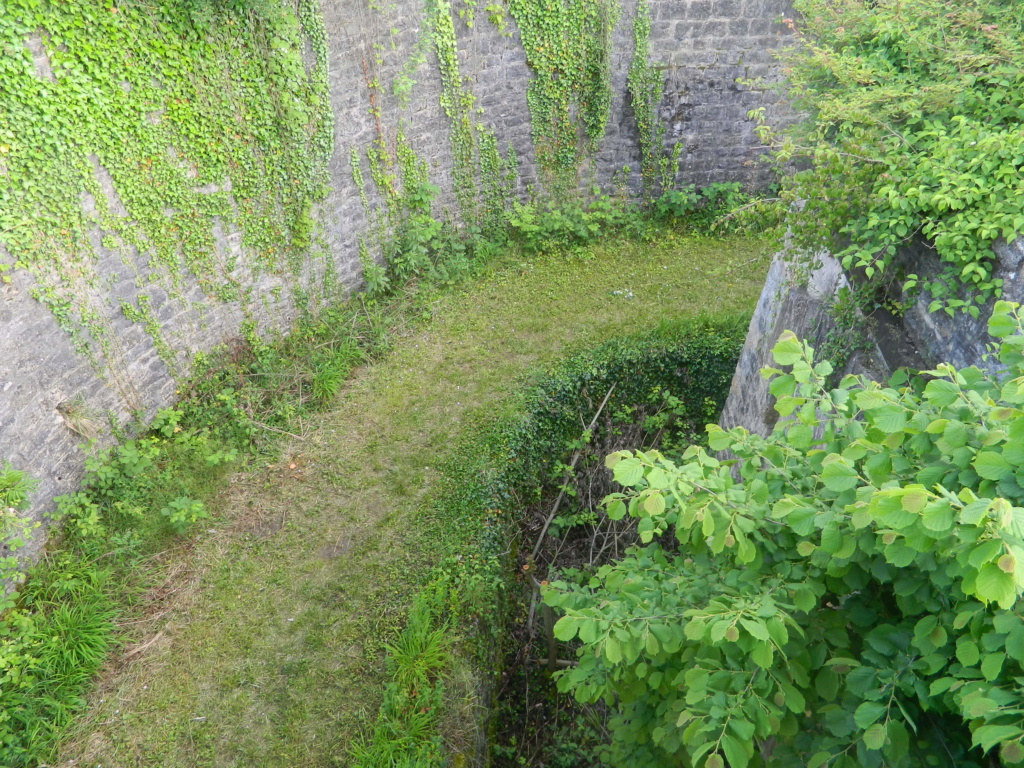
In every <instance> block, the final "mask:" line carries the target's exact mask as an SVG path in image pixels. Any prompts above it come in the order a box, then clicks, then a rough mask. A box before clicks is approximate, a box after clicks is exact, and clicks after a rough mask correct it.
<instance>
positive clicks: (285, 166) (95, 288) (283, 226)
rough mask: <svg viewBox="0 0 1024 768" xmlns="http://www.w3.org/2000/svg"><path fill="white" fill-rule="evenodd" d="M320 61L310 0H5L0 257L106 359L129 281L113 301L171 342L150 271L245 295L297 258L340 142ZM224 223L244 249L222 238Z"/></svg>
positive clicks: (240, 298) (166, 283)
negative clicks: (250, 2)
mask: <svg viewBox="0 0 1024 768" xmlns="http://www.w3.org/2000/svg"><path fill="white" fill-rule="evenodd" d="M303 37H305V38H306V40H308V41H309V43H310V49H311V51H312V54H313V55H312V56H310V57H309V58H310V59H311V61H308V62H304V60H303V45H304V43H303ZM326 61H327V56H326V38H325V34H324V30H323V27H322V22H321V20H320V17H319V10H318V8H317V5H316V3H315V0H296V2H291V3H287V4H285V5H284V6H279V5H277V4H273V5H272V4H264V6H262V7H261V12H260V13H259V14H256V13H250V12H248V11H247V10H246V9H245V8H244V7H235V5H233V4H229V5H227V6H224V5H220V4H203V3H184V2H183V1H182V0H156V1H155V2H151V3H147V4H123V5H121V6H112V5H111V4H110V3H107V2H100V0H81V1H80V2H75V3H73V4H67V3H61V2H56V1H55V0H21V1H20V2H18V3H14V4H12V3H5V4H4V5H3V8H2V9H0V261H5V262H6V267H7V268H8V269H14V270H25V271H27V272H28V273H30V274H31V275H32V277H33V285H34V288H33V293H34V296H35V298H37V299H38V300H39V301H41V302H42V303H44V304H45V305H46V306H48V307H49V308H50V309H51V311H52V312H53V314H54V315H55V316H56V318H57V320H58V321H59V323H60V324H61V326H62V327H63V328H64V329H65V330H67V331H68V333H70V334H71V335H72V338H73V339H74V340H75V343H76V347H77V349H78V350H79V351H80V352H81V353H84V354H86V355H88V356H89V358H90V359H91V360H92V362H93V363H94V364H95V366H96V368H97V370H98V371H103V370H104V369H107V368H109V367H110V366H111V363H112V360H113V358H114V357H115V354H114V347H115V345H116V340H115V339H114V336H113V333H112V330H111V328H110V317H111V314H112V312H114V311H115V309H116V306H118V305H117V303H116V302H115V301H113V300H111V301H109V302H108V301H107V299H106V298H105V296H106V293H107V292H108V289H109V287H110V285H112V284H120V283H123V282H125V281H128V282H129V283H134V290H132V291H131V293H136V294H138V295H137V300H136V301H131V302H129V301H123V302H122V303H120V305H119V306H121V307H127V308H128V311H127V314H128V315H130V316H131V317H130V318H129V319H134V320H136V321H138V322H141V323H142V324H143V326H144V329H145V330H146V331H147V332H148V333H149V334H150V335H152V336H153V337H154V343H155V344H156V346H157V349H158V350H160V353H161V356H163V357H173V355H174V354H175V353H174V352H173V351H172V350H171V349H170V347H168V346H167V342H162V341H161V340H160V338H159V337H160V335H161V330H160V325H159V323H158V322H156V321H155V320H154V319H153V318H152V315H151V313H149V312H148V307H147V305H146V303H145V301H146V300H147V298H146V293H147V292H148V289H149V287H150V286H152V285H154V284H158V285H160V286H161V287H162V288H164V289H165V290H166V291H167V292H168V294H169V295H170V296H171V297H172V299H177V300H178V301H180V302H181V303H182V304H183V305H184V306H186V307H187V306H188V305H189V302H190V301H194V300H195V297H196V295H195V293H192V292H191V291H192V284H193V283H197V284H198V286H199V288H200V290H201V292H202V294H204V295H205V297H206V299H211V298H212V299H217V300H220V301H231V302H239V303H241V304H242V306H243V307H246V306H248V304H249V300H250V298H251V297H250V296H249V293H250V290H251V289H250V286H251V284H252V281H253V278H254V277H256V276H257V275H259V274H263V273H268V272H270V273H292V274H298V273H299V272H300V270H301V269H302V267H303V264H304V263H305V261H306V259H307V258H308V257H307V256H306V255H305V253H306V251H307V249H308V248H309V246H310V244H311V234H312V232H313V229H314V221H313V209H312V206H313V204H314V202H315V201H316V200H318V199H320V198H321V197H322V196H323V195H324V194H325V191H326V183H327V159H328V157H329V154H330V151H331V147H332V145H333V137H332V125H333V123H332V119H331V113H330V108H329V101H328V93H327V69H326V66H327V64H326ZM231 230H237V231H240V232H241V237H242V246H243V249H244V250H245V251H246V252H247V254H248V255H249V256H250V258H249V259H247V261H246V263H244V264H243V263H241V260H240V259H239V257H238V254H237V253H232V252H225V251H227V250H228V249H225V248H219V247H218V244H217V238H216V237H215V234H214V233H215V232H216V231H221V232H226V231H231ZM139 254H142V256H141V257H140V256H139ZM320 271H321V272H323V271H324V268H323V267H322V268H321V270H320ZM186 297H189V298H186Z"/></svg>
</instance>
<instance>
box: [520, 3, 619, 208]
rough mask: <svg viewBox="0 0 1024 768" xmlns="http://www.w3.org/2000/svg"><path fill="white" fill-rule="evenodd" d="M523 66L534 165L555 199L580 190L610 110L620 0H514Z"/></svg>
mask: <svg viewBox="0 0 1024 768" xmlns="http://www.w3.org/2000/svg"><path fill="white" fill-rule="evenodd" d="M509 11H510V13H511V14H512V18H513V19H514V20H515V22H516V24H517V25H518V27H519V33H520V36H521V38H522V42H523V48H524V49H525V51H526V62H527V64H529V65H530V68H531V69H532V70H533V73H534V76H533V78H532V79H531V81H530V85H529V87H528V89H527V93H526V99H527V103H528V104H529V106H530V121H531V133H532V136H533V143H534V147H535V149H536V152H537V163H538V165H539V166H540V168H541V170H542V171H543V172H544V173H545V175H546V179H545V181H546V182H547V185H548V186H549V188H550V191H551V192H552V193H555V194H558V193H565V192H570V191H575V189H576V182H577V175H578V171H579V169H580V165H581V163H582V161H583V159H584V157H585V156H587V155H588V154H590V153H592V152H593V151H594V150H595V149H596V147H597V142H598V141H599V140H600V138H601V137H602V136H603V135H604V131H605V126H606V125H607V123H608V117H609V114H610V112H611V99H612V88H611V33H612V29H614V27H615V23H616V21H617V20H618V17H619V12H620V8H619V4H618V2H617V0H551V1H550V2H547V1H544V2H542V1H541V0H510V1H509Z"/></svg>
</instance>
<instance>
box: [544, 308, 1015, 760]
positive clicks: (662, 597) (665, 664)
mask: <svg viewBox="0 0 1024 768" xmlns="http://www.w3.org/2000/svg"><path fill="white" fill-rule="evenodd" d="M989 331H990V333H991V334H992V335H993V336H996V337H997V338H999V339H1001V343H1000V346H999V351H998V361H999V364H1001V370H999V371H998V372H997V373H996V374H990V373H986V372H984V371H982V370H979V369H977V368H973V367H972V368H966V369H962V370H956V369H954V368H953V367H952V366H950V365H945V364H944V365H940V366H938V368H936V369H935V370H933V371H926V372H923V373H922V374H919V375H914V376H909V377H908V376H907V375H906V374H903V373H900V374H897V375H896V376H895V377H894V379H893V381H891V382H890V383H889V384H888V385H883V384H878V383H876V382H873V381H868V380H866V379H864V378H863V377H860V376H847V377H845V378H844V379H843V380H842V382H840V384H839V385H838V387H836V388H834V389H829V388H828V386H827V384H826V382H827V377H828V376H829V374H830V373H831V372H832V371H831V365H830V364H829V363H827V362H822V363H817V364H815V363H814V361H813V356H812V351H811V350H810V348H809V347H808V346H807V345H806V344H804V343H801V342H800V341H799V340H797V339H796V338H795V337H794V336H793V335H792V334H788V335H784V336H783V337H782V339H781V340H780V342H779V343H778V345H777V346H776V347H775V350H774V355H775V360H776V362H777V363H778V364H779V365H780V366H784V367H785V368H786V370H785V371H784V370H782V369H766V374H767V375H770V376H771V377H772V382H771V385H770V388H771V392H772V394H773V395H774V396H775V397H776V398H777V402H776V410H778V412H779V414H780V416H781V417H782V419H781V420H780V421H779V423H778V424H777V426H776V427H775V430H774V432H773V433H772V434H771V435H770V436H768V437H766V438H762V437H759V436H757V435H752V434H749V433H748V432H746V431H745V430H744V429H742V428H736V429H732V430H730V431H728V432H726V431H723V430H721V429H720V428H718V427H716V426H713V425H712V426H709V427H708V431H709V437H710V440H709V442H710V447H711V448H712V449H714V450H716V451H728V452H730V453H729V454H727V455H733V456H735V457H738V458H736V459H735V460H729V461H722V460H720V459H718V458H716V457H715V456H713V455H710V454H709V453H707V452H706V451H705V450H704V449H702V448H699V447H693V448H690V449H688V450H687V451H686V453H685V454H684V456H683V461H682V463H676V462H673V461H671V460H669V459H667V458H665V457H664V456H662V455H661V454H659V453H658V452H656V451H650V452H646V453H645V452H640V451H636V452H630V451H623V452H619V453H615V454H612V455H611V456H609V457H608V465H609V466H610V467H612V469H613V472H614V476H615V479H616V480H617V481H618V482H619V483H620V484H621V485H623V486H625V487H626V491H625V492H624V493H614V494H612V495H611V496H609V497H608V498H607V499H606V502H605V509H606V512H607V514H608V515H609V516H610V517H611V518H613V519H618V518H621V517H623V516H625V515H630V516H632V517H634V518H637V519H638V520H639V527H638V530H639V533H640V537H641V541H642V546H638V547H635V548H633V549H632V550H631V551H630V552H629V553H628V554H627V556H626V557H625V558H624V559H623V560H621V561H620V562H617V563H614V564H610V565H606V566H604V567H602V568H601V569H600V570H599V571H598V572H597V573H596V575H594V576H593V577H592V578H590V579H589V580H585V581H583V582H577V583H570V582H567V581H563V582H560V583H556V584H553V585H552V586H551V588H550V589H549V590H547V591H546V593H545V600H546V602H547V603H548V604H549V605H551V606H555V607H557V608H559V609H560V610H561V611H562V612H563V613H564V614H565V615H564V616H563V618H561V619H560V620H559V621H558V623H557V624H556V627H555V631H556V636H557V637H558V638H559V639H561V640H563V641H569V640H572V639H574V638H577V637H578V638H579V640H580V642H581V643H582V647H581V648H580V650H579V664H578V666H576V667H575V668H573V669H571V670H568V671H566V672H565V673H564V675H563V676H562V678H561V680H560V687H561V688H562V689H563V690H571V691H573V692H574V693H575V695H576V696H577V698H579V699H581V700H583V701H596V700H600V699H603V700H605V701H615V702H616V704H617V707H618V714H617V717H616V719H615V720H614V721H613V724H612V727H613V745H612V755H611V760H612V762H613V764H616V765H630V766H638V767H639V766H646V765H650V766H655V765H666V764H669V763H678V762H681V763H682V764H685V765H702V766H706V768H722V767H723V766H724V764H725V761H728V764H729V766H730V767H731V768H743V767H744V766H747V765H808V766H812V768H820V767H821V766H826V765H827V766H830V768H872V767H874V766H890V767H892V768H896V767H897V766H924V765H946V766H959V767H961V768H962V767H964V766H981V765H992V764H994V761H995V758H994V756H993V757H984V756H983V753H985V752H988V751H989V750H991V749H993V748H995V747H997V746H998V747H999V750H1000V757H1001V759H1002V762H1003V763H1004V764H1014V765H1015V764H1019V763H1021V762H1024V747H1022V742H1024V689H1022V680H1024V615H1022V612H1021V610H1020V602H1019V597H1020V595H1021V594H1022V592H1024V507H1022V506H1018V505H1024V470H1022V467H1024V409H1022V407H1021V406H1022V404H1024V328H1022V325H1021V316H1020V315H1019V314H1018V309H1017V306H1016V305H1011V304H1008V303H1006V302H999V303H997V305H996V307H995V311H994V314H993V316H992V319H991V320H990V322H989ZM816 430H818V431H816ZM990 760H991V761H992V762H990Z"/></svg>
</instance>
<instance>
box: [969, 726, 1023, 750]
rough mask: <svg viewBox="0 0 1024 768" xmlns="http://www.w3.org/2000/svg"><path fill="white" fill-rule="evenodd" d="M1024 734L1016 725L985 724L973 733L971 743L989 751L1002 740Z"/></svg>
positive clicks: (1009, 739) (1017, 737)
mask: <svg viewBox="0 0 1024 768" xmlns="http://www.w3.org/2000/svg"><path fill="white" fill-rule="evenodd" d="M1022 735H1024V731H1022V730H1021V729H1020V728H1018V727H1017V726H1015V725H983V726H981V727H980V728H978V729H977V730H976V731H975V732H974V733H973V734H971V744H972V745H974V746H977V747H981V751H982V752H988V751H989V750H990V749H992V747H994V746H995V745H996V744H998V743H999V742H1001V741H1013V740H1016V739H1019V738H1020V737H1021V736H1022Z"/></svg>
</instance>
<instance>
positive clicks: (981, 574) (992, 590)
mask: <svg viewBox="0 0 1024 768" xmlns="http://www.w3.org/2000/svg"><path fill="white" fill-rule="evenodd" d="M974 588H975V591H976V593H977V596H978V597H979V598H980V599H981V600H982V601H983V602H986V603H997V604H998V605H999V607H1000V608H1010V607H1011V606H1012V605H1013V604H1014V603H1015V602H1016V600H1017V589H1016V585H1015V583H1014V580H1013V576H1012V575H1011V574H1009V573H1006V572H1005V571H1003V570H1002V569H1001V568H1000V567H999V566H998V565H996V564H995V563H986V564H985V565H983V566H982V567H981V570H979V571H978V578H977V579H976V581H975V583H974Z"/></svg>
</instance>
